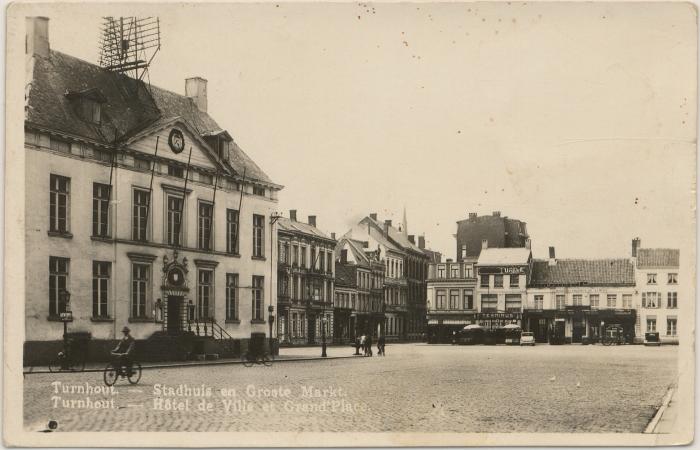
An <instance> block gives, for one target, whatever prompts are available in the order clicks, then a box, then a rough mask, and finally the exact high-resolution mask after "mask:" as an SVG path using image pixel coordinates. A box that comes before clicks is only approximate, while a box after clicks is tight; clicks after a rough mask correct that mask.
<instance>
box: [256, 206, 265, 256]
mask: <svg viewBox="0 0 700 450" xmlns="http://www.w3.org/2000/svg"><path fill="white" fill-rule="evenodd" d="M253 256H255V257H258V258H262V257H263V256H265V216H260V215H258V214H253Z"/></svg>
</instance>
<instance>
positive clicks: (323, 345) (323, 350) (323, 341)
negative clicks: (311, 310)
mask: <svg viewBox="0 0 700 450" xmlns="http://www.w3.org/2000/svg"><path fill="white" fill-rule="evenodd" d="M327 322H328V318H327V317H326V315H325V314H324V315H323V316H321V324H322V327H321V358H325V357H326V356H328V355H326V323H327Z"/></svg>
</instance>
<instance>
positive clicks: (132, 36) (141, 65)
mask: <svg viewBox="0 0 700 450" xmlns="http://www.w3.org/2000/svg"><path fill="white" fill-rule="evenodd" d="M102 19H103V21H102V29H101V37H100V67H102V68H104V69H106V70H109V71H112V72H118V73H123V74H125V75H128V76H130V77H132V78H135V79H138V80H141V79H142V78H143V76H144V75H145V74H146V73H147V72H148V67H149V65H150V64H151V62H152V61H153V58H154V57H155V56H156V54H157V53H158V51H159V50H160V19H159V18H158V17H142V18H140V17H119V18H114V17H112V16H108V17H103V18H102Z"/></svg>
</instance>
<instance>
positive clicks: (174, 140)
mask: <svg viewBox="0 0 700 450" xmlns="http://www.w3.org/2000/svg"><path fill="white" fill-rule="evenodd" d="M168 145H170V149H171V150H172V151H173V153H180V152H182V151H183V150H184V149H185V136H183V135H182V131H180V130H178V129H177V128H173V129H172V130H170V136H168Z"/></svg>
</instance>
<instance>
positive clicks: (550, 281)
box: [482, 252, 634, 287]
mask: <svg viewBox="0 0 700 450" xmlns="http://www.w3.org/2000/svg"><path fill="white" fill-rule="evenodd" d="M482 254H483V252H482ZM582 284H585V285H589V286H634V266H633V265H632V263H631V262H630V260H628V259H558V260H556V264H555V265H553V266H550V265H549V261H546V260H545V261H543V260H535V261H533V262H532V274H531V276H530V283H529V285H530V286H532V287H538V286H539V287H543V286H579V285H582Z"/></svg>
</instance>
